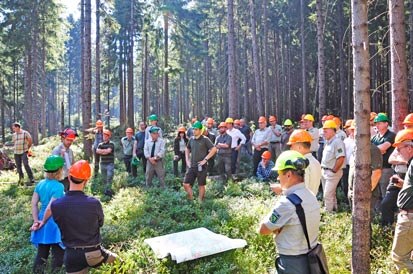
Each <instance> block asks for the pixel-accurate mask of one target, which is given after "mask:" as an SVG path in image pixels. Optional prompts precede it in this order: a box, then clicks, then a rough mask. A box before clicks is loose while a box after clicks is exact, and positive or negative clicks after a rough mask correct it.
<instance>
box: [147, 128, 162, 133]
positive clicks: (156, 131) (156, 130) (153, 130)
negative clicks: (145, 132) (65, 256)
mask: <svg viewBox="0 0 413 274" xmlns="http://www.w3.org/2000/svg"><path fill="white" fill-rule="evenodd" d="M159 130H161V129H160V128H159V127H151V128H150V129H149V133H158V131H159Z"/></svg>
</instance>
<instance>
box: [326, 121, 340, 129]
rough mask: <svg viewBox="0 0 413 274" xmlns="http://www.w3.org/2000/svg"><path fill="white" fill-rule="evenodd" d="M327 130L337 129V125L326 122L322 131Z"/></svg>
mask: <svg viewBox="0 0 413 274" xmlns="http://www.w3.org/2000/svg"><path fill="white" fill-rule="evenodd" d="M327 128H332V129H337V124H336V123H335V122H334V121H333V120H327V121H325V123H324V125H323V129H327Z"/></svg>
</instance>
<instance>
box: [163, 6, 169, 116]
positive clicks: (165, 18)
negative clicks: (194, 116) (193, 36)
mask: <svg viewBox="0 0 413 274" xmlns="http://www.w3.org/2000/svg"><path fill="white" fill-rule="evenodd" d="M163 24H164V25H163V31H164V78H163V98H164V99H163V100H164V115H165V116H166V117H169V74H168V70H169V65H168V54H169V51H168V48H169V45H168V44H169V41H168V40H169V13H168V12H164V14H163Z"/></svg>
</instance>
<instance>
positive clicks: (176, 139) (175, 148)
mask: <svg viewBox="0 0 413 274" xmlns="http://www.w3.org/2000/svg"><path fill="white" fill-rule="evenodd" d="M179 141H181V137H179V136H178V137H176V138H175V140H174V155H179ZM184 141H185V146H186V145H187V144H188V138H186V136H185V137H184Z"/></svg>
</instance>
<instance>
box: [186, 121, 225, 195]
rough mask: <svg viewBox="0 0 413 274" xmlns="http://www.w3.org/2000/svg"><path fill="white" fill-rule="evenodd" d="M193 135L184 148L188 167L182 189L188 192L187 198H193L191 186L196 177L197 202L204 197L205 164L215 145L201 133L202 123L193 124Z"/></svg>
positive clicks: (214, 150)
mask: <svg viewBox="0 0 413 274" xmlns="http://www.w3.org/2000/svg"><path fill="white" fill-rule="evenodd" d="M192 128H193V133H194V136H193V137H191V139H189V141H188V145H187V147H186V150H185V158H186V165H187V167H188V169H187V171H186V174H185V178H184V183H183V186H184V189H185V191H186V193H187V194H188V199H190V200H193V198H194V197H193V192H192V186H193V184H194V182H195V179H198V187H199V197H198V200H199V202H202V201H203V200H204V197H205V185H206V177H207V167H206V164H207V163H208V160H209V159H211V157H212V156H214V155H215V153H216V152H217V149H216V147H214V145H213V144H212V142H211V140H209V139H208V137H205V136H204V135H203V134H202V124H201V122H199V121H196V122H195V123H194V124H193V125H192Z"/></svg>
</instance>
